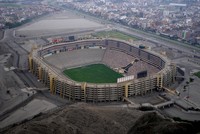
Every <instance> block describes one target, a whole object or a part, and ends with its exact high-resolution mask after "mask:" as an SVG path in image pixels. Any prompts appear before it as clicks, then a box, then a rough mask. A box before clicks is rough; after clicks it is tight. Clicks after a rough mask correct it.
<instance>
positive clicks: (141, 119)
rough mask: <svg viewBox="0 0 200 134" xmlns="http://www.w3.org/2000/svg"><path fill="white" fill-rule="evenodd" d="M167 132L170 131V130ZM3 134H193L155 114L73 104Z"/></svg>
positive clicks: (186, 125)
mask: <svg viewBox="0 0 200 134" xmlns="http://www.w3.org/2000/svg"><path fill="white" fill-rule="evenodd" d="M169 128H170V129H169ZM1 132H2V133H4V134H155V133H157V134H158V133H159V134H175V133H176V134H188V133H190V134H194V133H195V131H194V127H193V126H192V124H190V123H186V122H174V121H173V120H170V119H164V118H163V117H162V116H160V115H159V114H158V113H157V112H155V111H154V112H153V111H151V112H143V111H139V110H136V109H130V108H128V107H119V106H113V105H111V106H110V107H107V106H106V107H105V106H94V105H90V104H85V103H76V104H73V105H70V106H66V107H64V108H60V109H57V110H54V111H50V112H48V113H46V114H42V115H39V116H37V117H35V118H34V119H32V120H30V121H26V122H23V123H21V124H17V125H13V126H11V127H9V128H7V130H4V131H1V130H0V133H1Z"/></svg>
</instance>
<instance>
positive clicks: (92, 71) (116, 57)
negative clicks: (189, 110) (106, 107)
mask: <svg viewBox="0 0 200 134" xmlns="http://www.w3.org/2000/svg"><path fill="white" fill-rule="evenodd" d="M29 69H30V71H31V72H32V73H33V74H34V75H36V76H37V78H38V80H39V81H41V82H42V83H44V84H45V85H46V86H47V87H49V89H50V92H51V93H52V94H58V95H60V96H61V97H62V98H67V99H69V100H74V101H85V102H107V101H121V100H123V99H124V98H128V97H132V96H136V95H145V94H146V93H148V92H152V90H155V89H156V90H162V89H163V88H166V87H168V86H170V85H171V84H172V83H173V82H174V81H175V75H176V67H175V65H173V64H171V63H170V61H168V60H167V59H166V57H163V56H161V55H159V54H157V53H154V52H152V51H150V50H146V49H141V48H139V47H138V46H134V44H131V43H129V42H125V41H121V40H116V39H86V40H76V41H71V42H62V43H57V44H51V45H46V46H43V47H41V48H35V49H33V51H32V52H31V53H30V56H29Z"/></svg>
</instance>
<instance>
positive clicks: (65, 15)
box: [16, 12, 104, 37]
mask: <svg viewBox="0 0 200 134" xmlns="http://www.w3.org/2000/svg"><path fill="white" fill-rule="evenodd" d="M103 27H104V25H102V24H99V23H97V22H93V21H90V20H87V19H85V18H81V17H79V16H76V15H71V13H69V12H62V13H57V14H53V15H51V16H49V17H45V18H43V19H41V20H38V21H36V22H33V23H30V24H27V25H25V26H23V27H21V28H19V29H18V30H16V36H24V35H26V37H40V36H48V35H54V34H65V33H74V32H80V31H87V30H95V29H99V28H103Z"/></svg>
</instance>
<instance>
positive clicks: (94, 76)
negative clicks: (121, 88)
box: [64, 64, 123, 83]
mask: <svg viewBox="0 0 200 134" xmlns="http://www.w3.org/2000/svg"><path fill="white" fill-rule="evenodd" d="M64 74H65V75H66V76H68V77H69V78H71V79H72V80H75V81H78V82H88V83H116V82H117V78H121V77H123V75H122V74H119V73H117V72H115V71H114V70H112V69H110V68H109V67H107V66H105V65H103V64H92V65H88V66H83V67H78V68H73V69H67V70H65V71H64Z"/></svg>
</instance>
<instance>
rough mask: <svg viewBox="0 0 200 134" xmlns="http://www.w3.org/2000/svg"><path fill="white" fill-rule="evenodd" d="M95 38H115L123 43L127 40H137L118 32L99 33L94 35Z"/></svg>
mask: <svg viewBox="0 0 200 134" xmlns="http://www.w3.org/2000/svg"><path fill="white" fill-rule="evenodd" d="M94 36H95V37H99V38H117V39H120V40H125V41H129V40H138V38H136V37H133V36H130V35H127V34H125V33H122V32H119V31H116V30H115V31H114V30H113V31H101V32H97V33H95V34H94Z"/></svg>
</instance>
